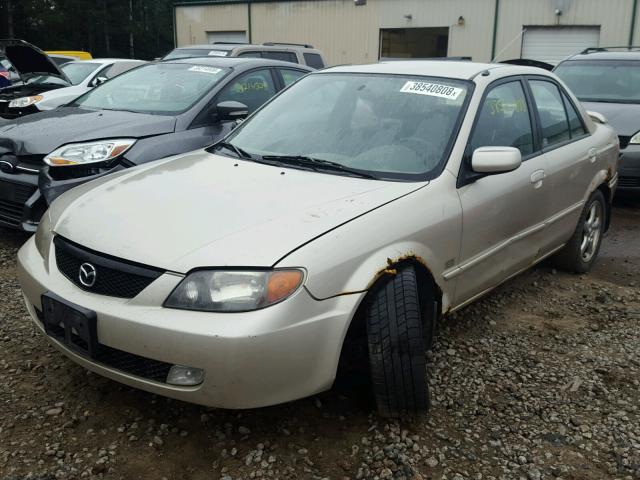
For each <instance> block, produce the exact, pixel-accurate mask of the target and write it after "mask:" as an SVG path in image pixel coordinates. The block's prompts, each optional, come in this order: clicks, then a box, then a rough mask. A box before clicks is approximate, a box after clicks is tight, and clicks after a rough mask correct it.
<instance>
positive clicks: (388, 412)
mask: <svg viewBox="0 0 640 480" xmlns="http://www.w3.org/2000/svg"><path fill="white" fill-rule="evenodd" d="M366 313H367V315H366V317H367V340H368V345H369V365H370V369H371V383H372V388H373V395H374V398H375V401H376V406H377V408H378V412H379V413H380V415H382V416H385V417H399V416H405V415H409V416H410V415H416V414H420V413H424V412H426V411H427V410H428V408H429V391H428V385H427V376H426V374H427V364H426V357H425V353H426V348H425V347H426V345H425V335H424V328H430V325H427V326H425V325H424V324H423V313H422V309H421V307H420V300H419V296H418V282H417V279H416V273H415V270H414V269H413V267H404V268H402V269H398V270H397V274H396V275H395V276H394V277H393V278H391V279H389V280H388V281H387V282H386V283H385V284H384V285H381V286H380V287H379V288H378V289H377V290H375V291H374V292H373V293H372V295H371V297H370V299H369V303H368V305H367V312H366ZM427 321H428V322H430V321H431V319H430V318H429V319H427Z"/></svg>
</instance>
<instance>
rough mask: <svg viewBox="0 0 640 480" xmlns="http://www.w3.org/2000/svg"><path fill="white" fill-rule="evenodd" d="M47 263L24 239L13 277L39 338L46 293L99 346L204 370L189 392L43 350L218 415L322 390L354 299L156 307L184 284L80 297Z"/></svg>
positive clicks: (169, 280) (174, 279)
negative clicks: (225, 308)
mask: <svg viewBox="0 0 640 480" xmlns="http://www.w3.org/2000/svg"><path fill="white" fill-rule="evenodd" d="M51 248H52V253H51V254H50V255H49V260H48V261H47V262H45V261H44V260H43V258H42V256H41V255H40V253H39V252H38V251H37V249H36V247H35V241H34V239H33V238H32V239H30V240H29V241H28V242H27V243H26V244H25V245H24V246H23V247H22V248H21V250H20V252H19V254H18V277H19V279H20V283H21V285H22V290H23V294H24V297H25V301H26V303H27V308H28V310H29V313H30V314H31V317H32V318H33V320H34V322H35V324H36V325H37V327H38V328H39V329H40V330H41V331H43V332H44V330H43V327H42V324H41V322H40V321H39V320H38V318H37V317H38V315H37V310H40V311H41V310H42V305H41V295H42V294H43V293H45V292H47V291H49V292H52V293H55V294H56V295H58V296H60V297H62V298H64V299H66V300H67V301H69V302H72V303H74V304H77V305H79V306H82V307H84V308H87V309H90V310H93V311H95V312H96V314H97V318H98V327H97V328H98V341H99V343H100V344H102V345H106V346H107V347H111V348H112V349H117V350H118V351H122V352H128V353H130V354H135V355H138V356H140V357H144V358H147V359H153V360H157V361H161V362H166V363H169V364H176V365H187V366H190V367H196V368H201V369H204V370H205V378H204V381H203V382H202V383H201V384H200V385H198V386H195V387H178V386H173V385H169V384H167V383H163V382H161V381H154V380H149V379H147V378H142V377H140V376H136V375H131V374H129V373H126V372H123V371H121V370H118V369H116V368H113V367H112V366H110V365H106V364H103V363H99V362H96V361H94V360H92V359H90V358H87V357H84V356H81V355H78V354H76V353H74V352H73V351H71V350H70V349H68V348H67V347H65V346H64V345H63V344H61V343H60V342H58V341H56V340H54V339H52V338H51V337H47V338H48V340H49V341H50V343H52V344H53V346H54V347H56V348H57V349H58V350H60V351H61V352H62V353H64V354H65V355H66V356H68V357H69V358H70V359H72V360H73V361H75V362H77V363H79V364H80V365H82V366H84V367H85V368H87V369H89V370H92V371H94V372H96V373H99V374H101V375H103V376H105V377H108V378H111V379H113V380H116V381H118V382H121V383H124V384H127V385H130V386H132V387H136V388H140V389H142V390H146V391H149V392H152V393H155V394H159V395H164V396H167V397H172V398H176V399H179V400H184V401H188V402H192V403H198V404H202V405H207V406H212V407H220V408H253V407H262V406H267V405H273V404H278V403H283V402H287V401H291V400H295V399H298V398H303V397H306V396H309V395H312V394H314V393H317V392H321V391H324V390H327V389H329V388H330V387H331V385H332V384H333V381H334V379H335V375H336V371H337V366H338V360H339V357H340V351H341V347H342V343H343V340H344V337H345V335H346V332H347V329H348V326H349V322H350V320H351V318H352V316H353V314H354V313H355V310H356V308H357V306H358V304H359V303H360V300H361V299H362V295H347V296H341V297H336V298H333V299H329V300H323V301H317V300H314V299H313V298H312V297H311V296H310V295H309V294H308V292H307V291H306V290H305V289H301V290H299V291H298V292H297V293H296V294H295V295H294V296H293V297H291V298H289V299H288V300H286V301H284V302H282V303H280V304H277V305H274V306H272V307H269V308H265V309H263V310H258V311H255V312H249V313H237V314H221V313H203V312H189V311H181V310H172V309H167V308H162V307H160V306H159V305H161V304H162V302H163V301H164V299H165V298H166V297H167V296H168V295H169V293H170V292H171V291H172V290H173V288H174V287H175V286H176V285H177V284H178V282H180V280H181V279H182V278H183V277H182V276H181V275H177V274H173V273H165V274H164V275H162V276H161V277H160V278H158V279H157V280H156V281H154V282H153V283H152V284H151V285H150V286H149V287H147V288H146V289H145V290H143V291H142V292H141V293H140V294H139V295H138V296H136V297H135V298H133V299H129V300H127V299H120V298H113V297H107V296H101V295H96V294H92V293H89V292H86V291H83V290H81V289H79V288H78V287H76V286H75V285H74V284H73V283H71V282H70V281H69V280H68V279H67V278H66V277H64V276H63V275H62V274H61V273H60V272H59V271H58V269H57V267H56V264H55V255H54V254H53V247H51Z"/></svg>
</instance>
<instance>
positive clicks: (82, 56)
mask: <svg viewBox="0 0 640 480" xmlns="http://www.w3.org/2000/svg"><path fill="white" fill-rule="evenodd" d="M45 53H46V54H47V55H63V56H65V57H74V59H75V60H91V59H92V58H93V57H92V56H91V54H90V53H89V52H83V51H82V50H47V51H46V52H45Z"/></svg>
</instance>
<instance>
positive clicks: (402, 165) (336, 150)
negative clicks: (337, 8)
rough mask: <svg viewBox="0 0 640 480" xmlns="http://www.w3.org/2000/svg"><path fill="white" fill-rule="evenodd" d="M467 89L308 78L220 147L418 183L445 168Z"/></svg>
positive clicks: (420, 82) (422, 80) (420, 81)
mask: <svg viewBox="0 0 640 480" xmlns="http://www.w3.org/2000/svg"><path fill="white" fill-rule="evenodd" d="M468 85H469V84H468V83H467V82H463V81H459V80H453V79H444V78H434V77H417V76H401V75H371V74H367V75H362V74H351V73H348V74H345V73H333V74H331V73H324V74H315V75H313V74H312V75H309V76H307V77H305V78H302V79H301V80H299V81H298V82H297V83H295V84H294V85H293V86H292V87H290V88H289V89H288V90H286V91H285V92H284V93H282V94H281V95H280V96H278V97H276V98H275V99H274V100H273V101H272V102H271V103H268V104H267V105H266V106H265V107H263V109H262V110H260V111H259V112H257V113H256V114H255V115H254V116H253V117H252V118H251V119H250V120H248V121H246V122H245V123H244V124H242V126H241V127H239V128H238V129H237V130H236V131H235V132H234V133H233V134H232V135H231V136H230V137H228V138H227V139H226V140H227V142H230V143H232V144H233V145H235V146H237V147H238V148H240V149H241V150H243V151H245V152H247V153H249V154H252V155H260V156H264V155H267V156H274V155H289V156H304V157H312V158H315V159H321V160H328V161H331V162H337V163H339V164H341V165H343V166H345V167H348V168H351V169H358V170H362V171H366V172H369V173H373V174H375V175H376V176H377V177H378V178H383V177H384V178H397V179H414V180H418V179H422V178H424V176H425V174H429V173H430V172H434V171H435V170H437V169H438V167H439V166H440V165H441V163H442V162H443V160H444V157H445V155H446V153H447V151H448V146H449V145H450V142H451V139H452V137H453V136H454V135H455V134H456V130H457V128H456V125H457V123H458V119H459V118H460V117H461V115H462V113H463V110H464V106H465V99H466V98H467V95H468V88H469V87H468Z"/></svg>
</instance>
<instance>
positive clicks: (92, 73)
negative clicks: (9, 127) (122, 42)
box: [9, 58, 146, 113]
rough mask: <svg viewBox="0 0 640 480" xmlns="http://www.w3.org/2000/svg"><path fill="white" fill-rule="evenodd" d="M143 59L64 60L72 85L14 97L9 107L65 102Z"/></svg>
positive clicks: (41, 107) (50, 105)
mask: <svg viewBox="0 0 640 480" xmlns="http://www.w3.org/2000/svg"><path fill="white" fill-rule="evenodd" d="M144 63H146V62H144V61H142V60H129V59H126V58H94V59H92V60H78V61H73V62H67V63H65V64H63V65H61V66H60V70H62V71H63V72H64V74H65V75H66V76H67V78H68V79H69V80H70V81H71V86H69V87H64V88H57V89H55V90H49V91H46V92H42V93H40V94H38V95H31V96H27V97H21V98H17V99H15V100H12V101H11V102H10V103H9V109H27V108H28V107H31V108H30V109H29V110H28V112H29V113H35V112H37V111H44V110H52V109H54V108H57V107H59V106H60V105H65V104H67V103H69V102H70V101H71V100H74V99H75V98H77V97H79V96H80V95H82V94H83V93H86V92H88V91H89V90H91V89H92V88H94V87H97V86H98V85H100V84H101V83H103V82H106V81H107V80H109V79H110V78H113V77H115V76H116V75H120V74H121V73H124V72H126V71H127V70H131V69H132V68H135V67H139V66H140V65H143V64H144Z"/></svg>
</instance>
